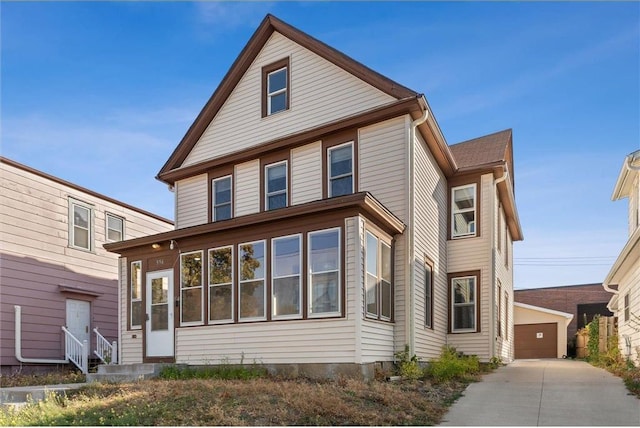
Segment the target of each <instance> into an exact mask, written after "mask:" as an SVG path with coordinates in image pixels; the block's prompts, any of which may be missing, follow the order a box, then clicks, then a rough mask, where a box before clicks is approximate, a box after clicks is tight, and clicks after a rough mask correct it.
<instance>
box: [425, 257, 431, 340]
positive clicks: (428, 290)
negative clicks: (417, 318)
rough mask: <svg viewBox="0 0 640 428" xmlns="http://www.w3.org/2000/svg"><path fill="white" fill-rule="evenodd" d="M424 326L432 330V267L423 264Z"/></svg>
mask: <svg viewBox="0 0 640 428" xmlns="http://www.w3.org/2000/svg"><path fill="white" fill-rule="evenodd" d="M424 326H425V327H427V328H433V265H432V264H431V263H430V262H429V261H427V262H426V263H425V264H424Z"/></svg>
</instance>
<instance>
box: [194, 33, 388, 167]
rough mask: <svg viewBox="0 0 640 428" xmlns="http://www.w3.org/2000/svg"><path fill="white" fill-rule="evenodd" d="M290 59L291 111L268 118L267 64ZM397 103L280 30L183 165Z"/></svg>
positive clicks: (237, 86) (258, 57)
mask: <svg viewBox="0 0 640 428" xmlns="http://www.w3.org/2000/svg"><path fill="white" fill-rule="evenodd" d="M286 57H289V60H290V67H291V70H290V76H291V85H290V92H291V100H290V109H289V110H287V111H284V112H280V113H277V114H275V115H273V116H269V117H266V118H262V112H261V77H262V67H263V66H265V65H269V64H271V63H273V62H275V61H278V60H281V59H283V58H286ZM392 101H394V98H393V97H391V96H389V95H387V94H384V93H383V92H381V91H379V90H378V89H375V88H373V87H372V86H370V85H368V84H366V83H364V82H363V81H361V80H359V79H357V78H356V77H354V76H353V75H351V74H349V73H347V72H346V71H344V70H342V69H341V68H339V67H337V66H335V65H334V64H332V63H330V62H328V61H326V60H324V59H323V58H321V57H320V56H318V55H316V54H314V53H313V52H311V51H308V50H306V49H304V48H303V47H302V46H300V45H298V44H296V43H294V42H292V41H291V40H289V39H287V38H286V37H284V36H282V35H281V34H279V33H277V32H275V33H273V34H272V35H271V37H270V39H269V40H268V41H267V42H266V44H265V46H264V47H263V48H262V51H261V52H260V53H259V54H258V56H257V57H256V59H255V60H254V61H253V63H252V64H251V66H250V67H249V69H248V70H247V72H246V73H245V75H244V76H243V77H242V79H241V80H240V82H238V84H237V85H236V87H235V88H234V90H233V92H232V93H231V95H230V96H229V98H228V99H227V101H226V102H225V104H224V105H223V106H222V108H221V109H220V111H219V112H218V114H217V116H216V117H215V118H214V119H213V121H212V122H211V124H209V126H208V128H207V129H206V130H205V132H204V133H203V135H202V136H201V137H200V140H199V141H198V143H197V144H196V145H195V147H194V148H193V150H192V151H191V153H190V154H189V155H188V156H187V158H186V159H185V161H184V163H183V166H188V165H193V164H196V163H198V162H202V161H205V160H207V159H212V158H215V157H218V156H223V155H225V154H229V153H231V152H236V151H241V150H243V149H246V148H248V147H252V146H257V145H260V144H262V143H264V142H266V141H270V140H273V139H276V138H278V137H282V136H285V135H290V134H294V133H297V132H300V131H302V130H305V129H309V128H314V127H317V126H319V125H322V124H324V123H328V122H331V121H334V120H337V119H340V118H342V117H346V116H351V115H354V114H356V113H359V112H363V111H366V110H369V109H371V108H373V107H377V106H380V105H384V104H386V103H389V102H392ZM239 124H241V126H238V125H239Z"/></svg>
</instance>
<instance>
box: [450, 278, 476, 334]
mask: <svg viewBox="0 0 640 428" xmlns="http://www.w3.org/2000/svg"><path fill="white" fill-rule="evenodd" d="M450 286H451V331H452V332H453V333H473V332H476V331H477V325H476V311H477V310H478V307H477V278H476V276H463V277H453V278H451V284H450Z"/></svg>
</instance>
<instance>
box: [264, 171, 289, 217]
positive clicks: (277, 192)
mask: <svg viewBox="0 0 640 428" xmlns="http://www.w3.org/2000/svg"><path fill="white" fill-rule="evenodd" d="M288 166H289V164H288V162H287V161H286V160H284V161H281V162H275V163H272V164H269V165H265V167H264V210H265V211H270V210H274V209H278V208H285V207H288V206H289V169H288ZM282 167H284V189H277V190H274V191H271V192H269V171H270V170H271V169H275V168H282ZM278 195H284V206H282V207H274V208H272V207H271V199H270V198H271V197H272V196H278Z"/></svg>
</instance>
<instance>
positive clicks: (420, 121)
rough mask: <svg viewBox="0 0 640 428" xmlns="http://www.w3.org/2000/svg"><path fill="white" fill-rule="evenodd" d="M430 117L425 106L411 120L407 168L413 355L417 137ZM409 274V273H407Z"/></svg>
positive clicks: (412, 341)
mask: <svg viewBox="0 0 640 428" xmlns="http://www.w3.org/2000/svg"><path fill="white" fill-rule="evenodd" d="M428 118H429V109H428V108H427V107H425V109H424V112H423V113H422V116H421V117H420V118H418V119H416V120H414V121H412V122H411V127H410V128H409V168H407V176H408V185H409V212H408V216H409V225H410V227H409V233H408V234H407V238H408V239H407V251H406V254H407V261H408V263H406V264H405V268H406V269H407V270H408V272H405V278H409V281H408V293H409V341H408V342H409V343H408V345H409V352H410V353H411V355H413V354H415V337H416V336H415V317H416V315H415V312H416V308H415V296H414V294H415V287H414V281H415V267H414V259H415V248H414V244H413V243H414V239H413V234H414V232H415V227H414V221H415V212H414V210H415V201H414V199H415V194H414V190H415V189H414V183H413V180H414V172H415V171H414V168H415V139H416V128H417V127H418V126H419V125H422V124H423V123H424V122H426V121H427V119H428ZM407 274H408V275H407Z"/></svg>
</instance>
